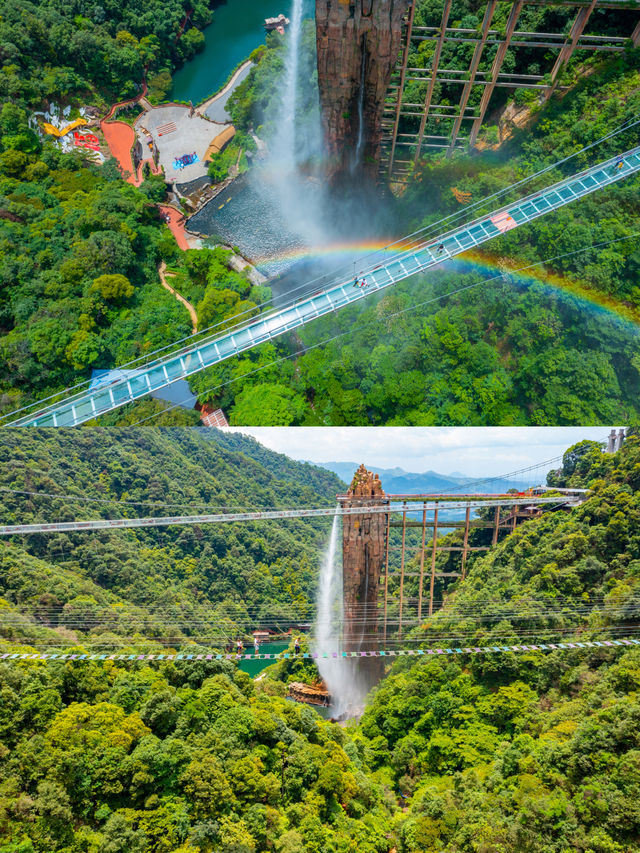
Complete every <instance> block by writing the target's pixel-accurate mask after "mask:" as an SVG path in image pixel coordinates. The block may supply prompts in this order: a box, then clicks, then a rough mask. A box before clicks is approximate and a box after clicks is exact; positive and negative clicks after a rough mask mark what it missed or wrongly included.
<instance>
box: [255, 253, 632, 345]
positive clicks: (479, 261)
mask: <svg viewBox="0 0 640 853" xmlns="http://www.w3.org/2000/svg"><path fill="white" fill-rule="evenodd" d="M416 245H418V244H412V243H409V242H398V243H395V244H394V245H393V246H389V244H388V243H382V242H379V241H377V242H376V241H371V242H368V243H367V242H365V243H363V242H359V243H340V244H330V245H327V246H322V247H315V248H308V247H300V248H294V249H291V250H288V251H287V252H282V253H277V254H273V255H269V256H263V257H258V258H255V259H254V263H255V264H256V266H260V265H261V264H269V263H278V264H280V263H293V262H296V261H302V260H316V259H320V258H333V259H335V262H336V266H337V267H339V266H341V265H344V267H345V268H348V267H347V265H348V264H351V263H353V262H354V259H355V260H356V263H357V258H358V256H362V259H363V260H364V256H366V255H369V254H373V253H377V254H378V255H381V254H388V255H389V256H392V255H395V254H396V253H397V252H399V251H406V250H409V249H412V248H414V247H415V246H416ZM454 264H455V265H456V266H457V268H458V269H459V270H460V271H465V272H471V271H480V272H482V273H483V274H486V273H493V274H498V275H509V276H513V277H514V278H516V279H517V280H519V281H520V282H521V283H522V285H526V284H530V283H531V282H536V283H538V284H541V285H543V286H545V287H547V288H549V289H550V290H551V291H553V292H554V293H556V294H560V295H562V296H565V297H569V296H570V297H573V298H574V299H577V300H579V301H580V302H582V303H585V304H587V305H588V306H589V307H590V308H591V309H592V310H596V311H601V312H606V313H607V314H608V315H609V316H610V317H613V318H615V319H616V320H619V321H622V322H623V323H625V324H631V325H632V326H634V327H635V328H640V308H636V307H634V306H633V305H631V304H629V303H628V302H625V301H623V300H621V299H616V298H615V297H614V296H612V295H611V294H608V293H602V292H601V291H598V290H595V289H594V288H593V287H591V286H590V285H588V284H586V283H584V282H580V281H577V280H576V279H573V278H569V277H567V276H563V275H559V274H557V273H554V272H550V271H549V270H546V269H545V268H544V266H542V265H539V266H536V267H530V268H529V269H524V270H521V269H520V267H524V266H527V265H526V264H518V262H517V261H513V260H511V259H505V258H504V257H500V256H498V255H495V256H494V255H491V254H485V253H480V252H465V253H464V254H462V255H458V256H457V257H456V258H454Z"/></svg>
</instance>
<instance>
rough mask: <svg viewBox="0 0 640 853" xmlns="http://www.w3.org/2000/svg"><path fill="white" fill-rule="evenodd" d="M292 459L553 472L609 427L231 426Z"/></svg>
mask: <svg viewBox="0 0 640 853" xmlns="http://www.w3.org/2000/svg"><path fill="white" fill-rule="evenodd" d="M232 429H233V431H235V432H242V433H245V434H246V435H251V436H253V437H254V438H255V439H257V440H258V441H259V442H260V443H261V444H264V445H265V446H266V447H268V448H270V449H271V450H275V451H277V452H278V453H285V454H286V455H287V456H290V457H292V458H293V459H299V460H307V461H309V462H358V463H359V462H364V463H365V464H366V465H367V466H368V467H369V468H373V469H375V468H376V467H378V468H396V467H398V468H404V470H405V471H414V472H422V471H437V472H439V473H441V474H452V473H456V472H457V473H462V474H465V475H468V476H474V477H475V476H483V477H484V476H487V475H496V474H503V473H505V474H506V473H508V472H510V471H514V470H516V469H519V468H525V467H528V466H530V465H540V472H541V473H543V472H544V473H546V471H547V470H549V469H550V468H557V467H558V464H559V463H558V462H553V463H549V464H547V465H546V466H545V465H542V464H541V463H543V462H545V460H549V459H553V458H554V457H557V456H561V455H562V453H564V451H565V450H566V449H567V448H568V447H570V446H571V445H572V444H575V443H576V442H577V441H581V440H582V439H585V438H588V439H593V440H595V441H600V440H604V439H605V438H606V436H607V435H608V434H609V432H610V431H611V427H234V428H232Z"/></svg>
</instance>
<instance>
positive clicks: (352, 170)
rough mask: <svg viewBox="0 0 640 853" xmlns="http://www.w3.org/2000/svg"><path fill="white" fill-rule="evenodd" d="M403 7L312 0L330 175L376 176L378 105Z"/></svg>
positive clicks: (400, 2)
mask: <svg viewBox="0 0 640 853" xmlns="http://www.w3.org/2000/svg"><path fill="white" fill-rule="evenodd" d="M408 6H409V0H357V2H355V0H316V41H317V48H318V85H319V87H320V104H321V108H322V121H323V127H324V134H325V142H326V145H327V149H328V154H329V175H330V177H333V178H336V177H339V176H340V177H345V178H349V177H351V178H352V179H356V178H358V177H362V176H363V175H365V176H367V177H370V178H375V177H376V175H377V164H378V159H379V155H380V139H381V136H382V128H381V124H380V123H381V119H382V108H383V103H384V98H385V95H386V92H387V88H388V86H389V79H390V77H391V71H392V70H393V66H394V65H395V62H396V59H397V57H398V50H399V47H400V36H401V32H402V20H403V17H404V15H405V13H406V11H407V8H408ZM359 139H360V144H359Z"/></svg>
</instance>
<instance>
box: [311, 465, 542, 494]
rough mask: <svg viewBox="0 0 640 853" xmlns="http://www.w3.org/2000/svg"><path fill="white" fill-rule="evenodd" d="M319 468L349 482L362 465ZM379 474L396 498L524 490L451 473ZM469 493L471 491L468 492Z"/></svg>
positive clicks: (381, 470)
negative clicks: (450, 493) (472, 490)
mask: <svg viewBox="0 0 640 853" xmlns="http://www.w3.org/2000/svg"><path fill="white" fill-rule="evenodd" d="M317 464H318V466H319V467H320V468H326V469H327V471H333V472H334V474H337V475H338V477H340V478H341V479H342V480H344V481H345V483H350V482H351V479H352V477H353V475H354V473H355V471H356V468H357V467H358V465H359V464H360V463H359V462H358V463H356V462H318V463H317ZM375 471H376V474H379V475H380V481H381V483H382V488H383V489H384V490H385V492H387V493H388V494H396V495H404V494H406V495H420V494H425V495H428V494H437V493H438V492H441V493H442V494H446V493H447V491H448V490H450V489H454V490H455V491H456V492H464V491H465V487H466V486H467V485H469V487H470V488H476V486H475V484H476V483H477V484H478V486H477V488H478V489H479V490H480V491H481V492H487V493H493V494H499V493H501V492H506V491H508V490H509V489H519V488H522V486H523V482H522V481H516V480H501V479H492V480H483V479H482V478H481V477H461V476H453V475H449V474H439V473H438V472H437V471H423V472H422V473H420V474H419V473H416V472H415V471H405V470H404V469H402V468H378V467H377V466H375ZM527 485H528V484H527ZM466 490H467V491H468V489H466Z"/></svg>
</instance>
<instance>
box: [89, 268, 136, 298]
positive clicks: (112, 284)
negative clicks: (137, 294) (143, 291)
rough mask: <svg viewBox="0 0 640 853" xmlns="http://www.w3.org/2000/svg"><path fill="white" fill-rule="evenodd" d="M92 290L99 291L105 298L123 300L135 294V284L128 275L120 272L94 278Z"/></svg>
mask: <svg viewBox="0 0 640 853" xmlns="http://www.w3.org/2000/svg"><path fill="white" fill-rule="evenodd" d="M91 290H92V291H94V292H96V293H99V294H100V296H102V297H103V299H109V300H113V301H121V300H124V299H128V298H129V297H130V296H133V285H132V284H131V282H130V281H129V279H128V278H127V277H126V276H124V275H120V274H119V273H116V274H113V275H100V276H98V278H94V280H93V283H92V285H91Z"/></svg>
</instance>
